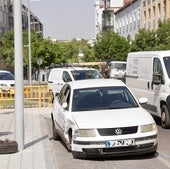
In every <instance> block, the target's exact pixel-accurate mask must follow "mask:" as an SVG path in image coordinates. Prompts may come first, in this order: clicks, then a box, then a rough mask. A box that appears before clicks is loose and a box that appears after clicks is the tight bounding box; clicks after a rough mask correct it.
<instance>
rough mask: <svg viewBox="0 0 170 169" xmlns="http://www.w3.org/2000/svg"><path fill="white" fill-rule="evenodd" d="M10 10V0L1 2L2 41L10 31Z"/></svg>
mask: <svg viewBox="0 0 170 169" xmlns="http://www.w3.org/2000/svg"><path fill="white" fill-rule="evenodd" d="M10 10H11V6H10V3H9V0H0V39H1V38H2V36H3V34H5V33H7V32H8V31H9V29H10V15H9V13H10Z"/></svg>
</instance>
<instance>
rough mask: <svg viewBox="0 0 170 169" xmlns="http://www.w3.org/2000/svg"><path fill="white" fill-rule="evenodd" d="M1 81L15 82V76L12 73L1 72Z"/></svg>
mask: <svg viewBox="0 0 170 169" xmlns="http://www.w3.org/2000/svg"><path fill="white" fill-rule="evenodd" d="M0 80H14V76H13V75H12V74H11V73H7V72H0Z"/></svg>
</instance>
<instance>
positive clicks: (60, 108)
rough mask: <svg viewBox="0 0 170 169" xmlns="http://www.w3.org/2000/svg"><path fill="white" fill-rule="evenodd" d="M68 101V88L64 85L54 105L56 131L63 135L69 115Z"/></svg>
mask: <svg viewBox="0 0 170 169" xmlns="http://www.w3.org/2000/svg"><path fill="white" fill-rule="evenodd" d="M69 101H70V87H69V85H68V84H66V85H64V87H63V88H62V89H61V92H60V94H59V95H58V97H57V103H56V108H55V109H56V112H57V113H56V117H55V119H56V123H57V124H58V130H59V132H60V133H61V134H62V135H63V137H64V133H65V130H66V123H67V117H68V113H69Z"/></svg>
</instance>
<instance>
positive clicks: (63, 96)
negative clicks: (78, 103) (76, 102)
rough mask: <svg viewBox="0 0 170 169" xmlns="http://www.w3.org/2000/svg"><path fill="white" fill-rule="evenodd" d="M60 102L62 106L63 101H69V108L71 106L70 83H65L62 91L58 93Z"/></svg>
mask: <svg viewBox="0 0 170 169" xmlns="http://www.w3.org/2000/svg"><path fill="white" fill-rule="evenodd" d="M58 102H59V103H60V105H61V106H62V104H63V103H65V102H66V103H67V108H66V109H68V108H69V104H70V87H69V85H65V86H64V87H63V88H62V90H61V92H60V93H59V95H58Z"/></svg>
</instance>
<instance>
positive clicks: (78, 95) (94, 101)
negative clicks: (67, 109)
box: [72, 87, 138, 111]
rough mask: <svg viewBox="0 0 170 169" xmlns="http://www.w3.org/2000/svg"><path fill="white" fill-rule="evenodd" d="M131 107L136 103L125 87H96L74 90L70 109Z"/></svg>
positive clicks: (136, 105)
mask: <svg viewBox="0 0 170 169" xmlns="http://www.w3.org/2000/svg"><path fill="white" fill-rule="evenodd" d="M132 107H138V104H137V102H136V100H135V99H134V97H133V96H132V94H131V93H130V91H129V90H128V89H127V87H99V88H98V87H97V88H85V89H76V90H74V94H73V103H72V111H86V110H101V109H122V108H132Z"/></svg>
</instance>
